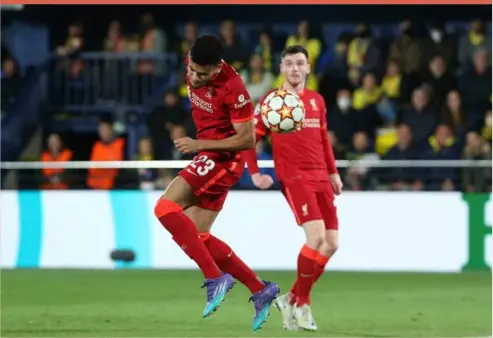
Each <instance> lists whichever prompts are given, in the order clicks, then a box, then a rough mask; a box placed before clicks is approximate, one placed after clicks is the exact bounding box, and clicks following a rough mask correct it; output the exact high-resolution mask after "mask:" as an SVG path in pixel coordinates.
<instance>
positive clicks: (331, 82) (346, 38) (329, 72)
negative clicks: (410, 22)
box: [317, 33, 352, 101]
mask: <svg viewBox="0 0 493 338" xmlns="http://www.w3.org/2000/svg"><path fill="white" fill-rule="evenodd" d="M351 39H352V35H351V34H349V33H342V34H341V35H339V37H338V38H337V43H336V44H335V45H334V46H329V48H328V49H327V50H326V51H325V52H324V54H323V55H322V56H321V57H320V60H319V62H318V66H317V72H318V74H317V78H318V79H319V81H320V92H321V93H322V95H323V96H324V98H325V99H326V100H330V101H332V100H333V99H334V98H335V97H336V95H337V91H338V90H339V89H340V88H345V87H348V86H349V85H350V83H349V81H348V78H347V76H348V67H347V50H348V46H349V43H350V42H351Z"/></svg>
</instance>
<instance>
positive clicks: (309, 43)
mask: <svg viewBox="0 0 493 338" xmlns="http://www.w3.org/2000/svg"><path fill="white" fill-rule="evenodd" d="M295 45H301V46H303V47H305V48H306V50H307V51H308V62H309V63H310V65H311V67H312V72H313V73H315V67H316V65H317V60H318V58H319V57H320V53H321V52H322V43H321V42H320V40H319V39H317V38H316V37H314V36H313V35H312V34H311V32H310V24H309V23H308V21H307V20H302V21H300V22H299V23H298V26H297V27H296V34H294V35H290V36H289V37H288V39H287V40H286V47H291V46H295Z"/></svg>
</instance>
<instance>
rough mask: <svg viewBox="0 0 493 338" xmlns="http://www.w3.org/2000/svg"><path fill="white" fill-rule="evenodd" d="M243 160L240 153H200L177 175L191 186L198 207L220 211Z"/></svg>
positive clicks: (242, 167)
mask: <svg viewBox="0 0 493 338" xmlns="http://www.w3.org/2000/svg"><path fill="white" fill-rule="evenodd" d="M244 167H245V162H244V160H243V159H242V157H241V154H240V153H236V155H234V157H233V158H231V156H223V155H222V154H220V153H210V154H200V155H199V156H197V157H195V158H194V160H193V161H192V162H191V163H190V164H189V165H187V166H186V167H185V168H183V170H182V171H180V173H179V174H178V175H180V176H181V177H183V178H184V179H185V181H187V183H188V184H190V186H191V187H192V188H193V190H194V194H195V196H197V197H198V200H199V203H198V204H197V206H198V207H200V208H203V209H208V210H216V211H220V210H221V209H222V208H223V205H224V201H225V200H226V197H227V196H228V192H229V190H230V189H231V188H232V187H233V186H234V185H235V184H236V183H237V182H238V181H239V180H240V178H241V175H242V173H243V170H244Z"/></svg>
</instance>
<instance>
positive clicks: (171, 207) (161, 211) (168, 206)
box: [154, 197, 183, 218]
mask: <svg viewBox="0 0 493 338" xmlns="http://www.w3.org/2000/svg"><path fill="white" fill-rule="evenodd" d="M181 211H183V208H182V207H181V206H180V205H179V204H178V203H176V202H173V201H171V200H168V199H166V198H163V197H161V198H160V199H159V200H158V201H157V203H156V206H155V207H154V215H156V217H157V218H161V217H163V216H166V215H168V214H171V213H174V212H181Z"/></svg>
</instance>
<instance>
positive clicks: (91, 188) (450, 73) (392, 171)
mask: <svg viewBox="0 0 493 338" xmlns="http://www.w3.org/2000/svg"><path fill="white" fill-rule="evenodd" d="M1 15H2V18H1V19H2V20H1V21H2V23H1V25H2V26H1V29H2V31H1V40H2V41H1V42H2V52H1V53H2V54H1V61H2V68H1V161H2V166H1V184H2V193H1V194H0V201H1V203H0V208H1V210H0V266H1V267H2V273H1V277H2V304H1V307H2V311H1V312H2V328H1V329H2V332H1V334H2V335H3V336H16V337H19V336H32V337H34V336H35V337H41V336H64V337H70V336H72V337H79V336H81V335H84V336H94V337H96V336H97V337H119V336H125V335H127V336H136V337H137V336H140V337H144V336H146V337H150V336H153V337H157V336H160V337H162V336H170V337H171V336H173V337H180V336H187V337H196V336H200V337H205V336H207V337H221V336H222V337H239V336H242V337H246V336H251V331H250V330H251V329H250V320H251V315H252V313H251V310H252V309H251V307H249V306H248V305H247V304H246V299H248V297H249V296H250V295H249V294H248V293H247V291H246V289H245V288H242V287H241V286H238V287H237V288H235V290H234V291H233V292H232V293H231V294H230V295H228V297H229V298H228V302H227V304H226V305H225V306H227V310H221V311H219V313H218V314H217V315H215V316H214V318H213V320H212V321H206V322H204V321H202V320H200V318H199V316H198V314H199V312H196V311H200V309H201V308H202V306H203V301H204V299H203V297H204V295H203V291H202V290H201V289H200V288H198V286H199V284H198V283H199V282H200V281H201V276H200V273H199V272H198V271H197V269H196V266H195V263H194V262H193V261H191V260H190V259H189V258H188V257H187V256H186V255H184V254H183V252H182V250H181V249H180V248H179V247H178V246H176V244H175V243H174V242H173V240H172V239H171V238H170V236H169V235H168V233H167V232H166V231H164V230H163V228H162V226H161V225H160V224H159V223H158V222H157V220H156V219H155V216H154V214H153V209H154V205H155V203H156V200H157V199H158V198H159V197H160V195H161V194H162V191H163V189H165V188H166V186H167V185H168V184H169V182H170V180H171V179H172V178H173V177H174V175H176V172H177V171H178V170H179V169H180V168H181V167H183V166H184V164H183V163H184V162H185V163H187V161H188V160H190V158H187V157H183V156H182V155H181V154H179V153H177V152H176V150H175V149H174V147H173V142H172V140H173V139H175V138H177V137H183V136H185V135H189V136H191V137H193V136H194V135H195V130H194V126H193V122H192V120H191V116H190V102H189V100H188V93H187V88H186V86H185V69H184V64H183V60H184V56H185V55H186V53H187V51H188V49H189V48H190V45H191V43H192V42H193V41H194V39H195V38H196V37H197V36H198V35H199V34H201V33H216V34H218V35H219V36H221V38H222V39H223V40H224V43H225V46H226V54H225V59H226V61H228V62H230V63H231V64H232V65H234V67H236V69H237V70H238V72H239V73H240V74H241V76H242V77H243V79H244V82H245V84H246V86H247V89H248V91H249V92H250V95H251V96H252V98H253V99H254V100H258V99H259V98H260V97H261V96H262V95H263V94H264V93H265V92H266V91H268V90H269V89H271V88H275V87H278V86H279V85H280V84H281V83H282V81H283V79H282V77H281V76H280V75H279V66H278V65H279V62H280V53H281V51H282V50H283V48H285V47H286V46H290V45H294V44H301V45H304V46H305V47H306V48H307V49H308V52H309V54H310V63H311V66H312V72H311V74H310V76H309V78H308V79H307V87H309V88H310V89H314V90H317V91H319V92H320V93H321V94H322V95H323V97H324V98H325V101H326V104H327V107H328V112H327V120H328V130H327V132H328V133H329V136H330V139H331V140H332V145H333V148H334V153H335V155H336V157H337V159H338V164H339V165H338V167H339V170H340V173H341V176H342V178H343V180H344V183H345V190H346V191H344V192H343V194H342V195H341V196H339V197H337V199H336V204H337V208H338V217H339V224H340V249H339V250H338V252H337V254H336V255H335V256H334V257H333V259H331V261H330V263H329V264H328V267H327V269H328V270H331V271H330V272H329V273H327V274H326V275H325V276H324V277H323V278H322V279H321V280H320V281H319V282H317V285H316V286H315V289H314V292H313V296H312V300H313V303H314V304H313V306H314V313H315V315H316V317H317V319H318V324H319V328H320V332H318V333H317V332H316V333H313V336H319V337H328V336H347V337H349V336H352V337H452V336H453V337H473V336H474V337H484V336H489V337H491V318H492V314H491V299H492V298H491V264H492V257H493V251H492V245H491V244H492V243H491V234H492V232H491V229H492V228H491V224H492V212H491V211H492V205H491V180H492V178H491V133H492V130H491V128H492V116H491V94H492V82H491V81H492V79H491V6H466V5H463V6H354V5H353V6H16V7H14V8H12V7H10V8H9V9H6V8H5V7H2V11H1ZM257 153H258V156H259V159H261V160H269V159H272V150H271V147H270V140H269V138H268V137H266V138H264V139H263V140H262V141H261V142H259V143H258V145H257ZM101 160H102V161H115V160H116V161H122V160H123V161H125V160H135V161H139V162H136V163H139V164H142V168H141V169H138V168H135V166H134V167H130V166H128V165H127V166H125V165H121V166H120V167H119V168H117V169H104V168H100V169H96V168H91V165H93V166H94V165H95V162H96V161H101ZM152 160H165V161H167V162H160V163H159V165H158V164H156V163H155V162H152ZM180 160H183V161H180ZM395 160H402V161H403V162H402V161H401V162H398V163H397V162H395ZM74 161H86V162H84V165H82V164H81V163H79V162H78V164H77V165H75V164H74V163H73V162H74ZM140 161H148V162H140ZM149 161H150V162H149ZM417 161H418V162H417ZM54 162H58V163H55V164H59V167H56V168H55V167H50V168H48V167H46V166H47V165H48V164H52V165H53V164H54ZM70 163H72V164H74V165H73V166H72V167H70V168H69V167H67V165H69V164H70ZM124 163H125V164H129V162H124ZM144 164H145V165H144ZM43 165H45V167H44V168H43ZM12 168H17V169H18V168H23V169H21V170H17V169H15V170H14V169H12ZM262 170H263V171H264V172H266V173H271V174H273V168H272V166H270V167H268V166H267V167H264V168H263V169H262ZM213 233H214V235H215V236H218V237H219V238H222V239H224V240H225V241H226V242H227V243H228V244H229V245H230V246H231V247H232V248H234V250H235V252H236V253H237V254H238V255H239V256H240V257H242V259H243V260H244V261H245V262H247V263H248V264H249V265H250V266H251V267H252V268H253V269H255V271H259V273H260V275H261V276H262V278H266V279H269V280H274V281H276V282H278V283H279V285H280V286H281V289H282V290H288V289H289V287H290V286H291V283H292V281H293V278H294V276H295V274H294V272H293V270H295V269H296V260H297V253H298V250H299V248H300V247H301V246H302V244H303V241H304V236H303V233H302V231H301V230H300V228H299V227H297V226H296V224H295V219H294V217H293V215H292V212H291V211H290V209H289V207H288V204H287V203H286V201H285V200H284V198H283V196H282V194H280V193H279V191H277V186H275V187H274V188H273V189H272V191H255V190H254V188H253V186H252V183H251V180H250V178H249V175H248V173H247V172H245V174H244V176H243V179H242V180H241V182H240V183H239V184H237V186H236V187H235V188H234V190H233V191H232V192H231V193H230V194H229V196H228V198H227V200H226V204H225V207H224V210H223V211H222V212H221V214H220V215H219V217H218V218H217V220H216V221H215V224H214V228H213ZM38 268H43V269H38ZM134 268H137V269H134ZM119 269H123V270H119ZM147 269H151V270H147ZM176 270H192V271H176ZM279 270H288V271H279ZM334 270H336V271H334ZM337 271H339V272H337ZM377 272H386V273H383V274H380V273H377ZM403 272H404V273H403ZM177 286H179V287H177ZM270 318H271V320H269V323H268V325H266V327H265V328H264V329H263V330H262V331H261V332H260V333H256V334H255V335H256V336H265V337H267V336H268V337H283V336H286V333H285V332H284V331H283V330H282V328H281V321H280V318H279V316H278V315H277V314H274V315H273V316H271V317H270Z"/></svg>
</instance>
